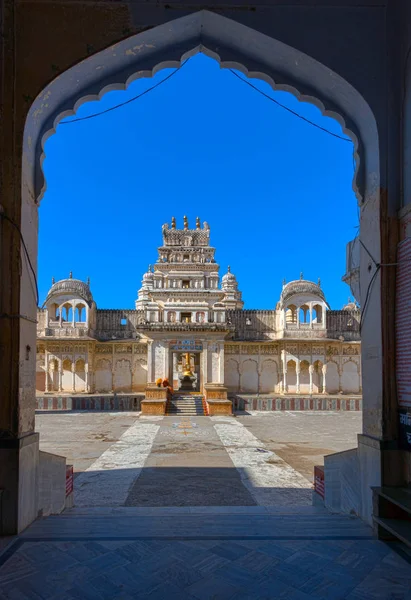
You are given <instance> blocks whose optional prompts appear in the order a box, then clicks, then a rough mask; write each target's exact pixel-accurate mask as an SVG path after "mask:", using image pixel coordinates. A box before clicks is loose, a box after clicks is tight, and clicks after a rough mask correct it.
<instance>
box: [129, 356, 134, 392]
mask: <svg viewBox="0 0 411 600" xmlns="http://www.w3.org/2000/svg"><path fill="white" fill-rule="evenodd" d="M130 375H131V377H130V392H133V378H134V363H133V357H131V360H130Z"/></svg>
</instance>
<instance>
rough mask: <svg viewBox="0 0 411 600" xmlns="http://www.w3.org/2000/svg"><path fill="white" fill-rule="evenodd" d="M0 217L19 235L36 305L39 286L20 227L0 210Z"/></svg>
mask: <svg viewBox="0 0 411 600" xmlns="http://www.w3.org/2000/svg"><path fill="white" fill-rule="evenodd" d="M0 218H2V219H4V220H5V221H8V222H9V223H11V225H12V226H13V227H14V229H15V230H16V231H17V232H18V234H19V236H20V240H21V243H22V245H23V248H24V252H25V255H26V259H27V262H28V265H29V267H30V270H31V272H32V274H33V279H34V285H35V291H36V306H38V305H39V287H38V284H37V276H36V272H35V270H34V268H33V265H32V263H31V260H30V255H29V252H28V250H27V246H26V242H25V241H24V237H23V234H22V233H21V230H20V227H19V226H18V225H17V223H15V222H14V221H13V219H10V217H8V216H7V215H6V214H5V213H4V212H0ZM1 316H2V317H8V318H15V317H14V315H1ZM16 317H21V315H17V316H16Z"/></svg>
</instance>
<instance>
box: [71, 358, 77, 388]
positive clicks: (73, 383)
mask: <svg viewBox="0 0 411 600" xmlns="http://www.w3.org/2000/svg"><path fill="white" fill-rule="evenodd" d="M71 374H72V384H71V386H72V389H73V392H75V391H76V363H75V362H74V360H73V362H72V363H71Z"/></svg>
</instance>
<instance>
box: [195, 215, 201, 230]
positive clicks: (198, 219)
mask: <svg viewBox="0 0 411 600" xmlns="http://www.w3.org/2000/svg"><path fill="white" fill-rule="evenodd" d="M196 228H197V229H201V224H200V217H197V218H196Z"/></svg>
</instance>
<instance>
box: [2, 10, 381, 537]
mask: <svg viewBox="0 0 411 600" xmlns="http://www.w3.org/2000/svg"><path fill="white" fill-rule="evenodd" d="M197 52H204V53H205V54H207V55H208V56H210V57H212V58H214V59H215V60H217V61H218V62H219V63H220V65H221V67H222V68H227V67H230V68H236V69H238V70H240V71H241V72H243V73H244V74H246V75H247V76H248V77H255V78H259V79H262V80H264V81H266V82H267V83H269V84H270V85H271V86H272V87H273V89H278V90H284V91H288V92H291V93H292V94H294V95H295V96H296V97H297V98H298V99H299V100H301V101H305V102H310V103H312V104H314V105H316V106H317V107H318V108H319V109H320V110H321V112H322V113H323V114H324V115H327V116H331V117H333V118H335V119H336V120H337V121H338V122H339V123H340V125H341V126H342V128H343V130H344V132H345V133H346V134H347V135H349V136H350V137H351V139H352V140H353V143H354V148H355V154H354V159H355V164H356V169H355V176H354V180H353V188H354V190H355V193H356V196H357V199H358V202H359V205H360V208H361V240H362V241H363V243H364V245H366V246H367V248H368V250H369V252H371V253H372V255H373V257H374V258H375V260H376V261H378V262H379V257H380V198H379V174H380V165H379V148H378V132H377V125H376V121H375V118H374V115H373V113H372V111H371V109H370V107H369V106H368V104H367V103H366V101H365V100H364V98H363V97H362V96H361V95H360V94H359V93H358V92H357V91H356V90H355V89H354V88H353V87H352V86H351V85H350V84H349V83H348V82H347V81H345V80H344V79H343V78H342V77H340V76H339V75H338V74H337V73H335V72H333V71H331V70H330V69H329V68H328V67H326V66H324V65H323V64H321V63H320V62H318V61H316V60H314V59H313V58H311V57H309V56H307V55H305V54H303V53H301V52H300V51H298V50H296V49H294V48H292V47H290V46H287V45H286V44H284V43H282V42H279V41H277V40H275V39H273V38H271V37H269V36H266V35H264V34H262V33H259V32H257V31H255V30H253V29H251V28H249V27H246V26H245V25H241V24H239V23H238V22H235V21H232V20H230V19H227V18H226V17H222V16H220V15H218V14H214V13H211V12H208V11H199V12H197V13H194V14H191V15H189V16H185V17H182V18H179V19H176V20H174V21H171V22H169V23H166V24H164V25H160V26H158V27H155V28H153V29H150V30H149V31H146V32H143V33H140V34H137V35H135V36H132V37H130V38H128V39H126V40H124V41H122V42H119V43H117V44H115V45H114V46H111V47H109V48H107V49H105V50H103V51H101V52H99V53H97V54H95V55H93V56H90V57H89V58H87V59H86V60H84V61H82V62H80V63H78V64H77V65H75V66H73V67H72V68H70V69H68V70H67V71H65V72H64V73H62V74H61V75H59V77H58V78H56V79H54V80H53V81H52V82H51V83H50V84H49V85H47V86H46V88H45V89H44V90H43V91H42V92H41V93H40V94H39V95H38V96H37V98H36V99H35V101H34V102H33V104H32V106H31V108H30V111H29V113H28V116H27V119H26V124H25V129H24V139H23V162H22V191H21V194H22V198H21V200H22V217H21V218H22V221H21V230H22V233H23V236H24V238H25V239H26V241H27V246H28V252H29V254H30V256H31V259H32V263H33V264H34V265H35V264H36V259H37V208H38V203H39V202H40V200H41V198H42V196H43V194H44V190H45V180H44V175H43V171H42V162H43V160H44V144H45V142H46V140H47V139H48V137H49V136H51V135H52V134H53V133H54V132H55V130H56V126H57V124H58V122H59V121H60V120H61V119H62V118H64V117H66V116H68V115H72V114H73V113H74V112H75V111H76V109H77V108H78V107H79V106H80V105H81V104H82V103H84V102H87V101H89V100H95V99H98V98H100V97H101V96H102V95H104V94H105V93H106V92H108V91H111V90H121V89H126V88H127V86H128V85H129V84H130V83H131V82H132V81H133V80H135V79H137V78H139V77H150V76H152V75H153V74H154V73H156V72H157V71H158V70H160V69H162V68H166V67H178V66H179V65H180V64H181V61H183V60H185V59H186V58H187V57H189V56H192V55H193V54H195V53H197ZM372 276H373V272H372V270H371V269H368V257H367V256H366V255H365V253H363V255H362V258H361V289H362V291H363V293H365V291H366V290H367V287H368V284H369V281H370V280H371V277H372ZM31 288H32V280H31V278H30V272H29V268H28V266H27V265H25V264H23V266H22V272H21V275H20V307H21V309H20V310H21V314H23V315H26V316H27V317H28V319H27V320H25V321H24V322H22V324H21V325H20V353H21V352H22V349H24V348H27V347H35V339H36V328H35V324H34V321H35V319H36V302H35V299H34V296H33V294H31V293H29V290H31ZM370 315H372V318H371V317H370ZM376 322H378V326H376ZM381 323H382V312H381V294H380V278H379V275H377V277H376V279H375V281H374V285H373V293H372V295H371V296H370V299H369V308H368V312H367V315H366V317H365V319H364V323H363V326H362V333H363V348H364V352H363V379H364V384H363V388H364V433H365V434H367V435H371V436H373V437H376V438H379V439H381V438H382V437H383V419H382V415H383V406H382V398H383V394H382V386H383V384H382V373H383V362H382V334H381V332H382V325H381ZM370 349H372V350H373V351H372V352H370V351H369V350H370ZM16 368H18V369H19V372H18V379H19V382H20V386H24V388H25V395H24V396H23V397H19V398H16V402H25V401H26V400H25V399H26V398H27V397H29V396H30V397H31V396H32V397H33V398H34V395H35V381H34V374H33V377H32V381H31V373H28V372H27V369H24V368H23V366H22V365H21V364H20V365H16ZM376 373H380V374H381V376H380V377H379V376H376ZM23 413H24V415H25V416H24V418H25V419H26V420H27V427H26V428H25V430H26V431H30V430H31V431H32V430H33V426H34V403H31V404H30V405H29V406H25V407H24V410H23V411H22V414H23ZM33 449H34V451H35V449H36V446H35V445H33ZM374 450H375V451H374V456H373V460H376V461H379V460H380V456H379V453H378V449H374ZM37 451H38V447H37ZM377 471H378V469H377ZM379 483H380V481H379V476H378V473H377V474H376V475H375V477H374V478H373V480H372V481H367V488H366V492H365V493H366V496H367V497H366V503H365V505H364V510H363V516H364V517H365V518H367V519H369V518H370V515H371V495H370V493H368V492H369V490H368V486H369V485H370V484H374V485H378V484H379ZM1 484H2V482H1V481H0V487H2V486H1ZM35 485H36V482H35V481H34V479H33V478H31V479H30V480H27V485H26V487H25V488H24V489H25V492H26V493H30V491H34V488H35ZM23 487H24V486H23ZM22 489H23V488H22ZM367 494H368V495H367ZM33 515H34V516H35V513H34V512H33V511H28V512H27V518H26V522H25V523H20V524H19V528H22V527H24V526H25V525H27V524H28V522H30V519H32V518H34V516H33Z"/></svg>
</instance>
